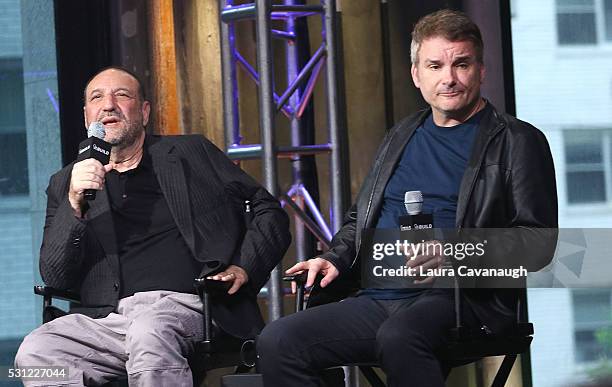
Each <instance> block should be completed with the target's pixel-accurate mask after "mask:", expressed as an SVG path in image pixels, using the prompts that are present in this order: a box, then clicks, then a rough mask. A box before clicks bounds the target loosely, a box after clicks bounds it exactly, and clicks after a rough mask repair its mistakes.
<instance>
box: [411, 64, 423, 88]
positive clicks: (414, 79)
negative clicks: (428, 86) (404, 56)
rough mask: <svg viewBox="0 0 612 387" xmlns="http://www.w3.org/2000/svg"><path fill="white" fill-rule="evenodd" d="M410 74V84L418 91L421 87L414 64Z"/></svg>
mask: <svg viewBox="0 0 612 387" xmlns="http://www.w3.org/2000/svg"><path fill="white" fill-rule="evenodd" d="M410 74H411V75H412V83H414V86H416V88H417V89H419V88H420V87H421V82H420V81H419V70H418V69H417V66H416V64H414V63H413V64H412V66H411V67H410Z"/></svg>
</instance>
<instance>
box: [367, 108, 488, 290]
mask: <svg viewBox="0 0 612 387" xmlns="http://www.w3.org/2000/svg"><path fill="white" fill-rule="evenodd" d="M488 106H489V105H487V107H485V108H484V109H482V110H481V111H480V112H478V113H476V114H475V115H474V116H472V117H471V118H470V119H469V120H467V121H466V122H464V123H462V124H459V125H456V126H452V127H442V126H438V125H436V124H435V123H434V121H433V117H432V115H431V114H430V115H429V117H427V118H426V119H425V121H423V124H421V125H420V126H419V127H418V128H417V129H416V131H415V133H414V134H413V135H412V138H411V139H410V141H409V142H408V144H407V145H406V147H405V148H404V152H403V154H402V157H401V159H400V160H399V162H398V163H397V165H396V167H395V170H394V171H393V174H392V175H391V178H390V179H389V182H388V183H387V186H386V187H385V192H384V196H383V203H382V207H381V210H380V214H379V217H378V221H377V222H376V228H390V229H399V217H400V216H402V215H406V208H405V207H404V194H405V193H406V191H421V192H422V193H423V210H422V212H423V213H430V214H433V219H434V227H435V228H455V217H456V213H457V199H458V195H459V187H460V185H461V179H462V178H463V173H464V172H465V168H466V167H467V163H468V160H469V158H470V155H471V152H472V147H473V145H474V139H475V138H476V132H477V131H478V124H479V123H480V119H481V118H482V116H483V115H484V113H485V111H486V110H488ZM418 292H419V290H418V289H410V288H407V289H397V290H395V289H385V290H383V289H365V290H363V291H361V292H360V295H369V296H372V297H374V298H381V299H393V298H404V297H410V296H411V295H414V294H415V293H416V294H418Z"/></svg>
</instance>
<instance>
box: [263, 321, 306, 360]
mask: <svg viewBox="0 0 612 387" xmlns="http://www.w3.org/2000/svg"><path fill="white" fill-rule="evenodd" d="M293 325H294V324H292V323H291V321H290V319H289V318H281V319H279V320H276V321H272V322H270V323H269V324H268V325H266V326H265V328H264V329H263V331H262V332H261V333H260V334H259V336H258V337H257V343H256V348H257V354H258V355H259V357H260V358H261V357H266V358H275V357H278V356H287V355H288V354H290V353H291V352H294V351H296V350H299V349H298V347H299V343H300V339H299V331H298V330H296V329H294V328H293Z"/></svg>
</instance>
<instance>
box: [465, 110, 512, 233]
mask: <svg viewBox="0 0 612 387" xmlns="http://www.w3.org/2000/svg"><path fill="white" fill-rule="evenodd" d="M489 107H490V108H489ZM485 108H489V109H488V112H487V113H486V114H485V115H484V116H483V117H482V118H481V120H480V124H479V126H478V132H477V134H476V139H475V140H474V146H473V148H472V154H471V155H470V159H469V160H468V164H467V167H466V169H465V172H464V173H463V177H462V179H461V185H460V186H459V197H458V199H457V214H456V217H455V225H456V226H457V227H458V228H461V227H462V226H463V219H464V218H465V213H466V211H467V205H468V203H469V199H470V197H471V196H472V191H473V189H474V184H475V183H476V178H477V177H478V173H479V172H480V168H481V166H482V163H483V161H484V158H485V155H486V150H487V148H488V146H489V143H490V142H491V140H492V139H493V138H494V137H495V136H496V135H497V133H499V132H500V131H502V130H503V129H504V128H505V127H506V122H505V120H504V119H503V117H502V116H501V115H500V114H499V113H498V112H497V110H496V109H495V106H493V105H492V104H491V103H490V102H489V101H487V106H486V107H485Z"/></svg>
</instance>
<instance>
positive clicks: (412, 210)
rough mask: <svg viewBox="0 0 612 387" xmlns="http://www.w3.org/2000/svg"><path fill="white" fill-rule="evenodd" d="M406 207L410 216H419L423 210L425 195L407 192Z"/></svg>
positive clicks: (417, 192) (405, 196) (418, 192)
mask: <svg viewBox="0 0 612 387" xmlns="http://www.w3.org/2000/svg"><path fill="white" fill-rule="evenodd" d="M404 206H405V207H406V212H408V214H409V215H417V214H420V213H421V210H422V209H423V194H422V193H421V191H407V192H406V193H405V194H404Z"/></svg>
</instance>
